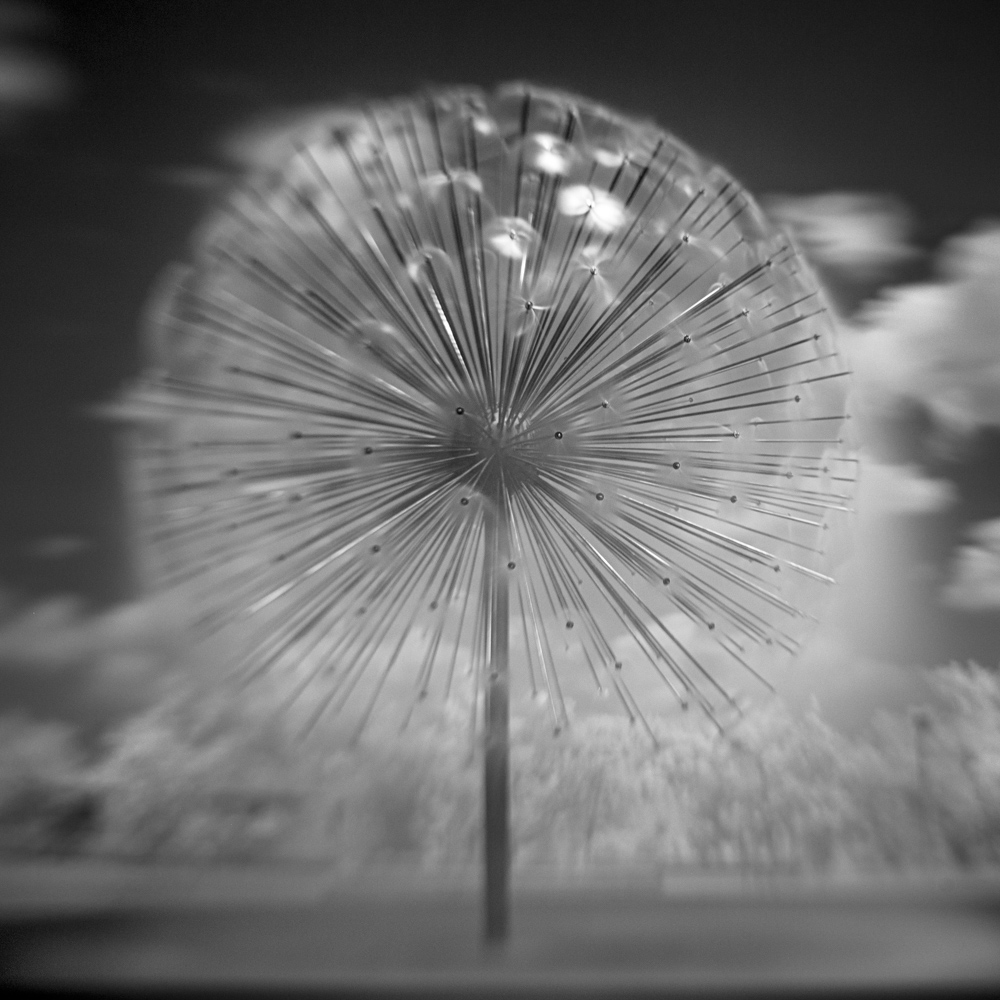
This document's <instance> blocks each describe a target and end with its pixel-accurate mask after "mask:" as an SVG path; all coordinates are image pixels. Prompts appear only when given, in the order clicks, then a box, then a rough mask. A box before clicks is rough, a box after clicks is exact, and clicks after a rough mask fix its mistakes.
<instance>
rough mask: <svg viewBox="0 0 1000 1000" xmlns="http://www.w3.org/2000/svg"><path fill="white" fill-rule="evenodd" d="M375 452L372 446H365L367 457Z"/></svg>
mask: <svg viewBox="0 0 1000 1000" xmlns="http://www.w3.org/2000/svg"><path fill="white" fill-rule="evenodd" d="M374 450H375V449H374V448H372V447H371V446H370V445H366V446H365V454H366V455H370V454H371V453H372V452H373V451H374Z"/></svg>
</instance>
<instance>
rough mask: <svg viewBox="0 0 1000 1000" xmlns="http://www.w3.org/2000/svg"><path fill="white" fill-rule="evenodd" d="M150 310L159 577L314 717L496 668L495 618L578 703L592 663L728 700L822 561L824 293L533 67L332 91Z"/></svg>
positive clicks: (528, 670)
mask: <svg viewBox="0 0 1000 1000" xmlns="http://www.w3.org/2000/svg"><path fill="white" fill-rule="evenodd" d="M152 315H153V321H152V322H151V324H150V328H149V336H148V340H147V347H148V365H147V368H146V372H145V375H144V379H143V383H142V386H141V388H140V390H139V392H140V394H141V395H142V397H143V399H144V401H145V403H146V405H148V406H151V407H153V408H154V409H155V410H156V412H157V413H158V414H159V415H160V417H161V418H162V419H161V422H160V423H159V424H158V425H156V427H155V428H153V429H149V428H147V430H146V431H144V434H145V437H144V438H143V440H142V443H141V445H140V447H139V449H138V452H137V455H136V461H137V463H138V465H139V467H140V470H141V477H140V478H141V481H142V484H143V487H142V491H141V492H142V504H143V510H144V512H145V515H146V516H145V521H144V523H145V526H146V527H145V536H144V537H145V545H146V549H147V551H148V552H149V553H150V562H149V566H150V570H149V573H150V579H151V581H152V584H153V585H154V586H156V587H158V588H163V589H177V590H180V591H183V592H184V593H185V594H187V595H188V596H189V604H190V606H191V607H192V608H193V609H195V610H194V612H193V620H192V634H193V635H194V636H196V637H197V639H198V641H204V642H206V643H213V642H214V643H215V648H216V650H217V651H219V650H221V651H222V653H221V654H219V655H221V656H222V658H223V659H224V660H225V663H226V669H227V670H228V672H229V674H230V676H232V677H234V678H239V679H241V680H247V679H251V678H259V677H263V676H274V675H279V676H281V677H282V678H283V679H284V680H283V688H282V689H283V691H284V692H285V695H286V700H287V705H286V707H287V708H288V709H289V710H291V709H292V707H293V706H298V707H299V710H301V711H302V713H303V718H304V719H305V720H307V724H308V725H313V724H315V722H317V721H319V720H321V719H324V718H330V717H333V716H335V715H337V714H339V713H342V712H345V713H350V712H351V711H352V710H353V711H354V716H355V719H356V721H357V723H358V725H359V726H363V725H364V724H366V723H367V722H368V720H369V719H370V717H371V716H372V713H373V710H374V708H375V707H376V705H377V704H378V703H379V702H380V701H382V702H400V701H401V700H402V701H407V699H408V700H409V701H410V703H411V704H416V703H417V702H418V701H420V700H422V699H423V698H424V696H425V695H426V694H427V693H428V691H433V690H438V691H439V692H441V693H451V692H453V691H454V690H455V689H456V687H457V685H459V684H464V685H467V686H471V690H472V692H473V693H475V692H476V691H478V690H479V689H480V685H482V684H483V678H484V676H485V673H486V670H487V666H488V663H489V661H490V656H491V653H490V650H491V648H495V643H496V640H495V636H496V634H497V631H498V630H503V632H504V635H505V636H506V637H507V638H509V644H510V660H511V670H512V675H513V676H512V683H513V685H514V689H515V693H516V692H517V691H523V692H524V693H525V694H535V695H544V700H545V701H546V702H547V704H548V706H549V710H550V711H551V712H552V714H553V723H554V724H555V725H556V726H559V727H562V726H564V725H565V723H566V722H567V721H568V718H567V717H568V714H569V713H568V710H567V706H566V700H567V692H568V691H569V692H571V694H572V697H573V699H574V700H579V697H580V696H581V695H580V692H582V690H583V689H584V688H586V689H587V690H592V691H594V692H595V693H597V694H601V693H603V694H610V695H613V696H615V698H616V700H617V702H618V704H619V705H620V706H621V708H622V710H623V711H624V712H626V713H627V714H628V715H629V716H630V717H631V718H633V719H636V718H638V719H640V720H641V721H645V716H644V714H643V706H644V704H651V705H654V706H656V705H659V704H660V703H659V701H658V700H657V699H658V697H659V695H658V694H653V693H651V692H653V690H654V688H655V689H656V691H663V692H665V693H668V694H669V695H670V697H672V698H674V699H676V701H677V702H678V703H681V704H684V705H687V704H688V703H695V704H698V705H700V706H701V707H702V708H704V709H705V711H706V712H708V713H709V714H710V715H711V716H712V717H713V718H718V716H719V713H720V711H721V710H723V709H725V708H726V707H727V706H728V707H730V708H731V707H733V706H734V705H735V702H736V699H735V698H734V697H733V694H732V692H731V686H732V685H731V682H735V683H736V684H737V686H738V685H739V684H740V683H742V682H740V681H738V680H736V681H734V679H738V678H740V677H745V678H749V679H750V680H751V682H752V683H758V681H761V680H763V681H766V672H767V671H766V668H767V666H768V665H769V664H770V663H773V661H774V660H775V659H776V657H778V656H779V655H785V656H787V655H790V654H792V653H794V651H795V650H796V648H797V646H798V643H799V642H800V640H801V639H802V637H803V635H804V634H805V631H806V629H807V627H808V626H809V624H810V622H811V621H812V619H813V617H814V614H813V612H814V610H815V607H816V601H817V599H818V596H819V594H820V592H822V591H823V590H824V589H825V588H827V587H828V585H829V583H830V582H831V581H830V578H829V576H828V574H827V572H826V567H825V557H824V554H823V551H824V546H823V540H824V531H825V528H826V525H827V523H828V522H829V521H830V520H831V519H832V518H834V517H836V516H838V512H842V511H845V510H847V509H848V507H849V499H850V487H851V481H852V479H853V468H854V467H853V464H852V461H851V459H850V456H849V455H848V453H847V450H846V448H845V446H844V444H843V441H842V437H841V424H842V421H843V420H844V395H845V394H844V391H843V390H842V388H840V387H841V386H842V384H843V381H844V379H843V375H844V369H843V367H842V365H841V364H840V363H839V361H838V358H837V355H836V350H835V344H834V341H833V333H832V328H831V324H830V322H829V321H828V319H827V317H826V314H825V309H824V304H823V300H822V296H821V294H820V290H819V288H818V286H817V284H816V282H815V280H814V279H813V277H812V275H811V273H810V272H809V270H808V268H807V267H806V266H805V265H804V264H803V262H802V260H801V258H800V257H799V256H798V255H797V254H796V251H795V249H794V247H793V246H792V245H791V244H790V242H789V241H788V239H787V238H786V236H785V235H784V234H783V233H781V232H780V231H778V230H777V229H776V228H774V227H773V226H772V225H771V224H770V223H769V222H768V220H767V219H766V218H765V217H764V215H763V214H762V213H761V211H760V209H759V208H758V207H757V205H756V204H755V203H754V202H753V200H752V199H751V198H750V197H749V195H748V194H747V193H746V192H745V191H744V190H743V189H742V188H741V187H740V185H739V184H738V183H736V182H735V181H734V180H733V178H732V177H730V176H729V175H728V174H727V173H726V172H725V171H724V170H722V169H720V168H718V167H715V166H710V165H708V164H706V163H704V162H703V161H702V160H701V159H700V158H699V157H698V156H696V155H695V154H694V153H693V152H692V151H691V150H690V149H688V148H687V147H686V146H684V145H683V144H682V143H680V142H679V141H678V140H677V139H675V138H674V137H673V136H671V135H670V134H668V133H666V132H664V131H662V130H661V129H659V128H657V127H655V126H653V125H651V124H648V123H645V122H640V121H635V120H632V119H630V118H628V117H625V116H623V115H620V114H617V113H616V112H613V111H610V110H608V109H606V108H604V107H601V106H599V105H597V104H594V103H591V102H589V101H586V100H584V99H582V98H579V97H575V96H571V95H565V94H561V93H555V92H551V91H547V90H539V89H536V88H532V87H528V86H524V85H510V86H505V87H501V88H499V89H498V90H497V91H495V92H494V93H490V94H484V93H482V92H480V91H478V90H474V89H456V90H449V91H441V92H435V93H431V94H427V95H422V96H419V97H415V98H412V99H404V100H398V101H388V102H382V103H375V104H372V105H370V106H368V107H364V108H359V109H357V110H356V111H353V112H341V113H338V114H337V115H336V116H332V115H331V116H328V117H326V118H323V117H321V118H318V119H317V120H316V121H315V122H314V123H313V124H312V125H311V126H309V127H307V128H306V129H304V130H303V131H302V133H301V134H300V135H297V136H296V137H294V138H293V139H291V140H290V141H289V147H288V155H287V159H286V160H285V162H284V163H283V164H282V165H281V166H280V167H278V168H277V169H276V170H272V171H269V172H265V173H261V174H259V175H257V176H254V177H251V178H249V179H248V180H247V181H246V182H245V183H243V184H242V185H240V186H239V187H238V188H237V189H236V190H235V191H234V192H233V194H232V196H231V197H230V199H229V200H228V202H227V204H226V205H225V207H224V208H223V209H221V210H220V211H219V212H218V213H217V214H216V215H214V216H213V217H212V218H211V219H210V220H209V222H208V223H207V224H206V226H205V227H204V228H203V229H202V231H201V232H200V233H199V234H198V237H197V240H196V243H195V248H194V253H193V257H192V260H191V262H190V263H189V264H187V265H186V266H184V267H182V268H179V269H176V270H175V271H174V272H172V275H171V277H170V278H169V280H168V281H167V282H166V283H165V286H164V289H163V290H162V291H161V293H160V295H159V297H158V298H157V300H156V304H155V307H154V309H153V313H152ZM501 579H502V581H504V582H503V583H502V584H501V583H499V582H497V581H499V580H501ZM501 586H502V587H503V588H504V592H505V593H506V594H507V597H505V598H504V601H505V602H506V603H504V604H503V605H502V606H503V607H504V608H505V609H506V610H505V612H504V615H505V618H504V620H503V621H500V620H499V619H498V618H497V607H498V604H497V599H496V594H497V593H499V590H498V588H500V587H501ZM505 642H506V639H505ZM491 643H492V644H493V646H492V647H491ZM407 717H408V716H407Z"/></svg>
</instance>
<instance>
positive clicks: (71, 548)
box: [25, 535, 91, 559]
mask: <svg viewBox="0 0 1000 1000" xmlns="http://www.w3.org/2000/svg"><path fill="white" fill-rule="evenodd" d="M90 546H91V543H90V541H89V540H88V539H86V538H78V537H76V536H75V535H52V536H50V537H48V538H39V539H37V540H36V541H34V542H31V543H30V544H28V545H27V546H26V547H25V548H26V550H27V552H28V555H30V556H33V557H34V558H35V559H68V558H70V557H71V556H75V555H79V554H80V553H81V552H86V550H87V549H89V548H90Z"/></svg>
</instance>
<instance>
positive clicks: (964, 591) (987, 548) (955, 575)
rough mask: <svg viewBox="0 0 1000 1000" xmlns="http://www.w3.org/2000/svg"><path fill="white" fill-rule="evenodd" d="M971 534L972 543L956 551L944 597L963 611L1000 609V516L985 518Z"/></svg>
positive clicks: (952, 605) (948, 603)
mask: <svg viewBox="0 0 1000 1000" xmlns="http://www.w3.org/2000/svg"><path fill="white" fill-rule="evenodd" d="M970 535H971V539H972V544H970V545H963V546H960V547H959V549H958V550H957V552H956V553H955V558H954V561H953V565H952V575H951V579H950V580H949V581H948V583H947V585H946V586H945V587H944V588H943V590H942V593H941V599H942V600H943V601H944V603H945V604H947V605H949V606H950V607H953V608H959V609H961V610H963V611H994V610H997V609H1000V518H997V519H996V520H992V521H981V522H980V523H979V524H977V525H976V526H975V527H974V528H973V529H972V531H971V532H970Z"/></svg>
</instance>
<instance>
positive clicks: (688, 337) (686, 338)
mask: <svg viewBox="0 0 1000 1000" xmlns="http://www.w3.org/2000/svg"><path fill="white" fill-rule="evenodd" d="M681 339H682V340H683V341H684V343H685V344H690V343H691V335H690V334H688V333H685V334H684V336H683V337H682V338H681Z"/></svg>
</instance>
